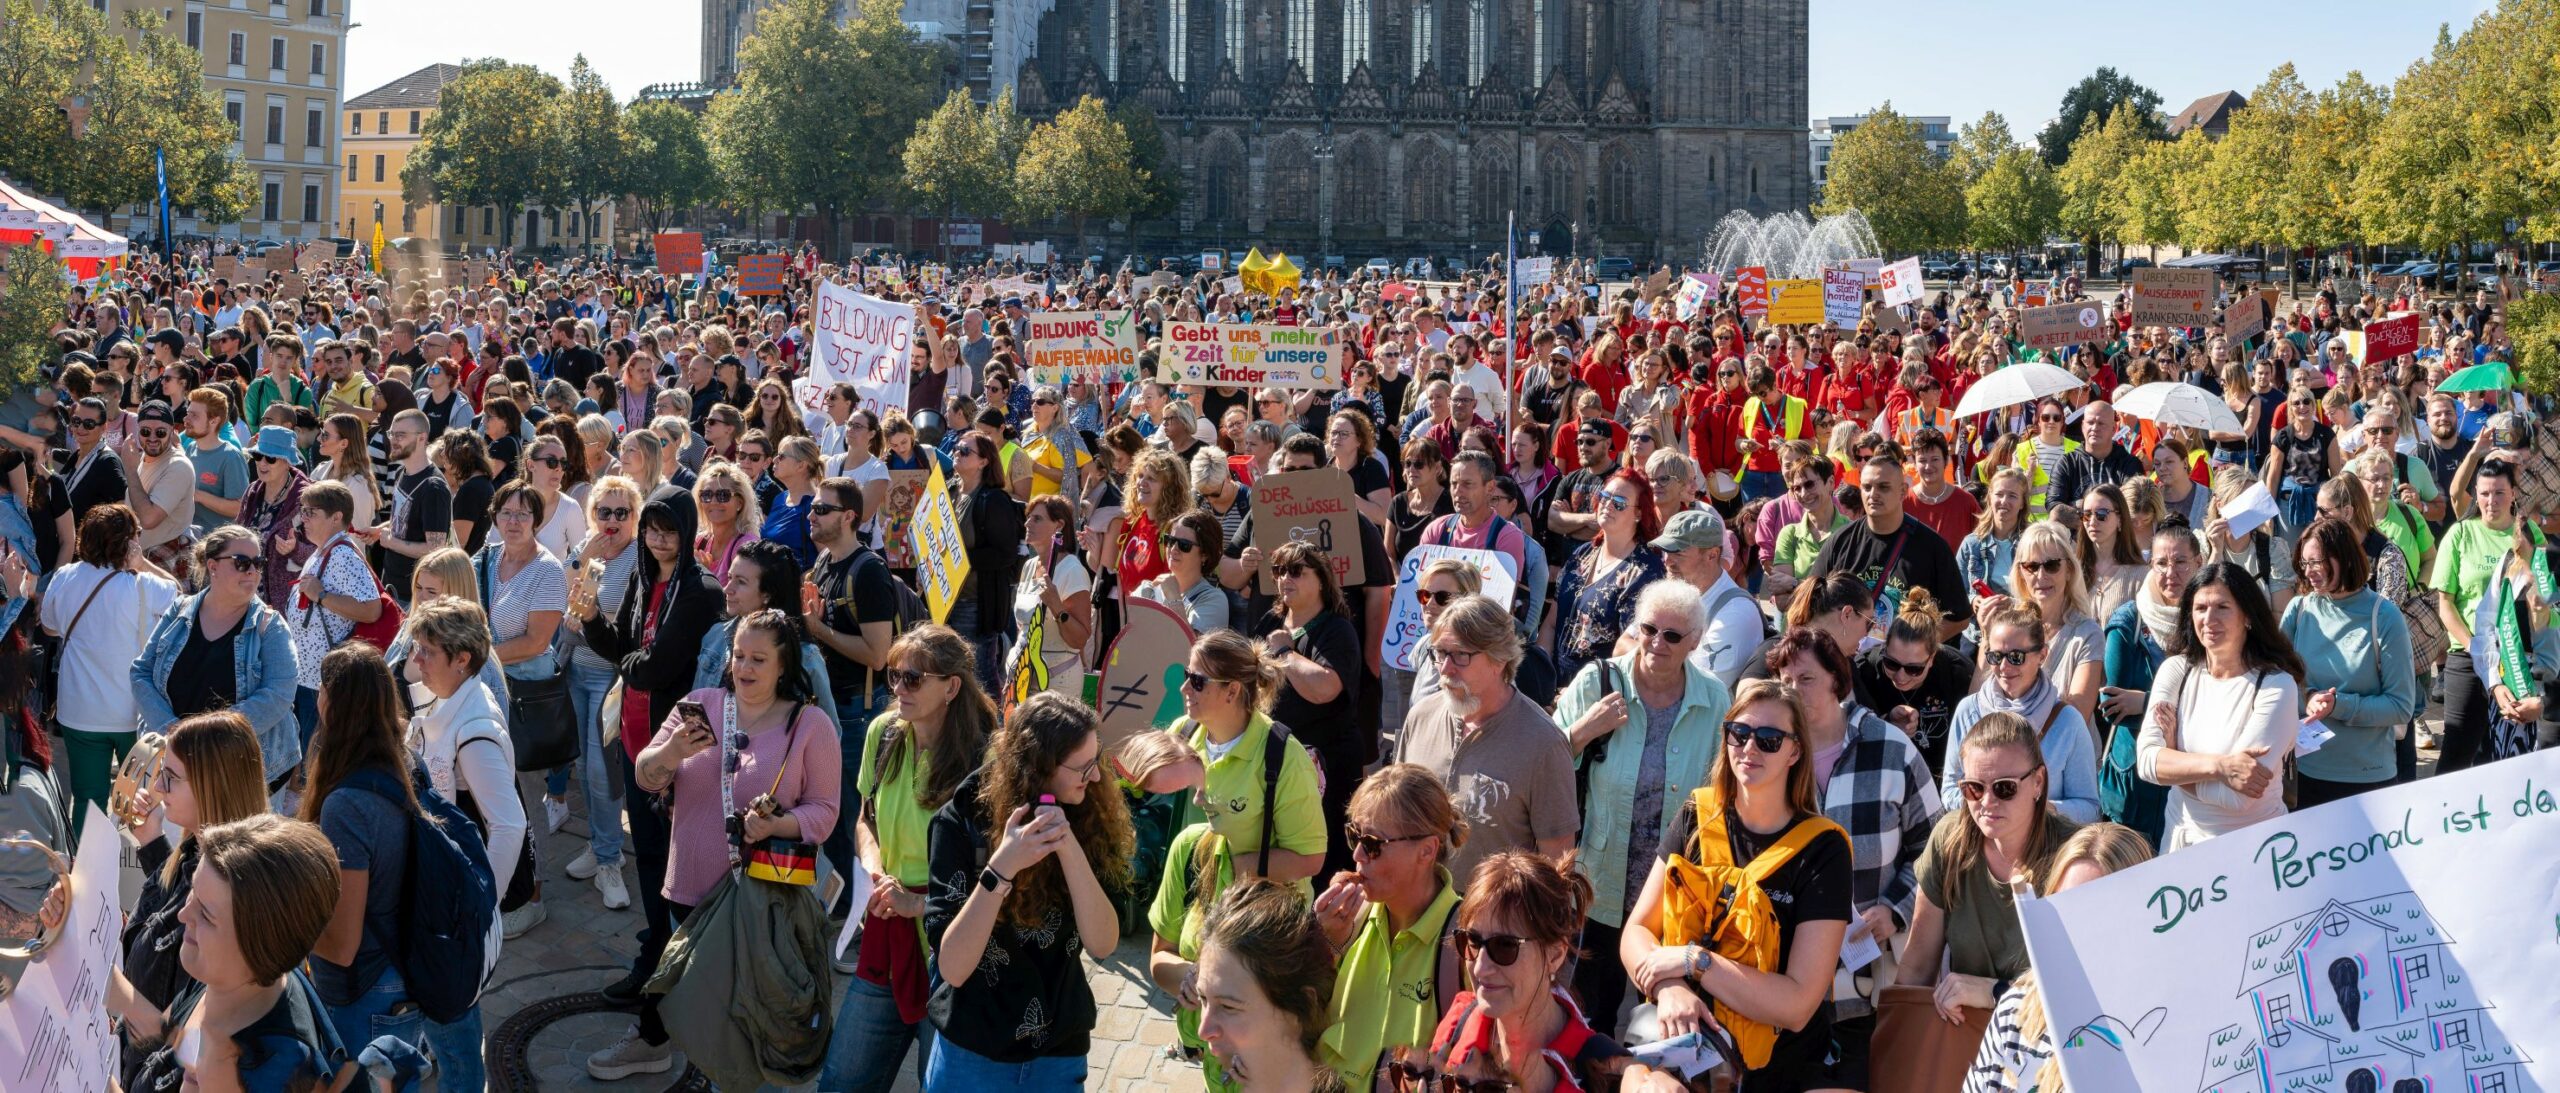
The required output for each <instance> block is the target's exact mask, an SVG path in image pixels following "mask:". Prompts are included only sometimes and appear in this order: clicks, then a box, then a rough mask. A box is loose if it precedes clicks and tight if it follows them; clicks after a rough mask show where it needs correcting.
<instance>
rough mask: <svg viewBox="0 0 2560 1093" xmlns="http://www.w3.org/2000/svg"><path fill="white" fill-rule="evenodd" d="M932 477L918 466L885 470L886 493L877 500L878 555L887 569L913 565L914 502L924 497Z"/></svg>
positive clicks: (914, 554) (914, 561)
mask: <svg viewBox="0 0 2560 1093" xmlns="http://www.w3.org/2000/svg"><path fill="white" fill-rule="evenodd" d="M932 479H933V473H932V472H931V471H928V470H926V469H924V468H921V467H919V468H916V469H915V470H908V471H890V472H889V493H888V495H887V496H886V497H884V498H882V499H881V501H880V548H881V549H880V556H881V558H882V560H884V561H887V562H888V563H889V566H890V568H893V569H907V568H911V567H913V566H914V565H915V564H916V549H915V546H914V544H913V543H911V542H910V541H909V540H910V539H911V538H912V536H913V532H912V531H911V530H910V529H912V528H914V527H915V523H916V502H917V501H918V500H920V499H922V498H923V497H924V491H925V488H926V487H928V486H930V485H931V484H932Z"/></svg>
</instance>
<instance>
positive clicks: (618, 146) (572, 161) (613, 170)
mask: <svg viewBox="0 0 2560 1093" xmlns="http://www.w3.org/2000/svg"><path fill="white" fill-rule="evenodd" d="M551 127H552V131H553V136H552V140H553V141H554V148H555V149H556V152H555V155H556V156H557V160H558V164H559V169H558V170H557V171H556V172H554V174H553V177H554V178H556V179H557V180H558V182H559V188H560V189H559V192H560V196H561V197H563V198H565V199H566V203H567V204H568V205H570V206H571V207H572V208H575V209H577V210H578V222H579V223H581V224H590V225H591V224H594V223H595V206H596V203H597V202H599V201H610V200H612V199H613V198H614V197H615V195H617V194H621V193H624V192H627V190H628V181H629V180H628V179H627V177H626V176H627V175H628V173H629V171H630V163H631V160H630V145H629V144H628V143H627V142H626V141H625V140H624V133H623V128H622V104H621V103H620V102H617V101H615V99H614V97H613V88H611V87H609V86H607V85H606V84H605V82H604V77H603V76H601V75H598V74H597V73H596V70H595V69H594V68H593V67H592V66H590V65H588V64H587V55H586V54H584V53H581V54H578V55H577V57H576V59H574V60H572V61H570V62H569V88H568V90H567V92H566V93H564V94H562V95H561V96H560V97H559V98H557V99H555V100H553V102H552V104H551ZM589 234H590V235H591V236H592V234H593V230H592V229H590V231H589Z"/></svg>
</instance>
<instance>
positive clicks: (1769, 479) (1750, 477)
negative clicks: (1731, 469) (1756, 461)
mask: <svg viewBox="0 0 2560 1093" xmlns="http://www.w3.org/2000/svg"><path fill="white" fill-rule="evenodd" d="M1786 492H1787V479H1786V476H1784V475H1781V474H1779V473H1778V472H1776V471H1744V472H1742V499H1743V500H1745V501H1757V500H1760V499H1761V498H1764V497H1784V496H1786Z"/></svg>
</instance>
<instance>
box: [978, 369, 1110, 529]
mask: <svg viewBox="0 0 2560 1093" xmlns="http://www.w3.org/2000/svg"><path fill="white" fill-rule="evenodd" d="M1021 443H1022V448H1021V450H1020V451H1019V452H1017V453H1016V454H1015V456H1014V458H1013V460H1012V463H1011V466H1012V471H1013V473H1012V475H1011V478H1010V481H1009V483H1008V484H1009V485H1010V487H1011V488H1012V490H1013V495H1014V497H1016V498H1017V499H1020V500H1024V501H1028V500H1030V499H1031V498H1034V497H1037V496H1040V495H1041V494H1044V493H1055V494H1059V495H1062V496H1066V497H1074V496H1077V495H1078V494H1080V493H1082V492H1083V490H1084V483H1085V476H1086V475H1088V474H1090V473H1092V471H1093V453H1091V452H1089V451H1086V450H1085V446H1084V438H1083V436H1081V435H1079V434H1078V433H1077V432H1076V428H1075V423H1074V422H1072V421H1070V420H1068V418H1067V413H1066V399H1065V397H1064V396H1062V395H1061V394H1060V393H1059V392H1058V388H1057V387H1056V386H1055V385H1053V384H1045V383H1044V384H1041V385H1040V386H1039V387H1038V388H1036V389H1034V390H1033V391H1032V392H1031V422H1030V428H1028V429H1025V430H1023V434H1022V440H1021ZM997 478H998V479H999V480H1004V479H1005V476H1004V475H1003V474H1002V473H1001V470H1000V471H999V473H998V474H997Z"/></svg>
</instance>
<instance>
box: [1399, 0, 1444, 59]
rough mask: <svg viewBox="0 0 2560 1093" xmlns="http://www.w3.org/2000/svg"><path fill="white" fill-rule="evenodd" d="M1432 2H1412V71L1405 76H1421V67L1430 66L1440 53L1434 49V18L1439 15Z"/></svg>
mask: <svg viewBox="0 0 2560 1093" xmlns="http://www.w3.org/2000/svg"><path fill="white" fill-rule="evenodd" d="M1434 2H1435V0H1415V2H1414V5H1413V24H1412V25H1413V71H1411V72H1408V73H1406V75H1407V76H1413V77H1419V76H1421V75H1422V69H1423V67H1424V66H1425V65H1428V64H1430V63H1431V62H1432V61H1433V60H1434V59H1435V58H1436V57H1437V56H1438V54H1439V52H1440V51H1439V50H1438V49H1437V48H1435V47H1434V42H1435V39H1436V36H1437V35H1438V33H1439V30H1438V27H1437V26H1436V25H1435V24H1436V22H1437V18H1436V17H1437V16H1438V15H1439V14H1440V13H1439V10H1438V9H1437V8H1434V7H1433V6H1432V4H1433V3H1434Z"/></svg>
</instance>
